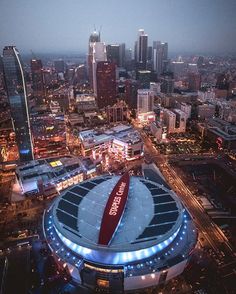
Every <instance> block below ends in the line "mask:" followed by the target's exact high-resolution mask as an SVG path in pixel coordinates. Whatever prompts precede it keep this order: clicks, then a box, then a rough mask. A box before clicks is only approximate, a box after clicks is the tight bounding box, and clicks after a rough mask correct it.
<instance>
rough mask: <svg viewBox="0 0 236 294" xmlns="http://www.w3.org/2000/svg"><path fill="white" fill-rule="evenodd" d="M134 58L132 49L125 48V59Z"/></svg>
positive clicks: (127, 60)
mask: <svg viewBox="0 0 236 294" xmlns="http://www.w3.org/2000/svg"><path fill="white" fill-rule="evenodd" d="M131 60H132V49H131V48H129V49H126V50H125V61H126V62H130V61H131Z"/></svg>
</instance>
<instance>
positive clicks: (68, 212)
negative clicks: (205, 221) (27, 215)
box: [43, 175, 197, 293]
mask: <svg viewBox="0 0 236 294" xmlns="http://www.w3.org/2000/svg"><path fill="white" fill-rule="evenodd" d="M125 181H127V182H125ZM125 183H127V185H128V188H127V186H126V190H125V189H123V190H124V193H126V192H127V195H126V196H127V197H126V198H127V200H125V201H126V202H125V205H123V207H122V211H121V212H120V215H121V217H120V219H119V220H118V222H117V225H116V226H115V230H111V226H112V217H113V215H115V213H114V211H115V212H116V211H118V212H119V209H120V208H119V204H120V203H121V201H122V199H118V198H117V195H118V196H119V197H120V198H122V197H123V195H122V193H123V190H121V189H120V187H125ZM119 185H121V186H120V187H119ZM122 185H123V186H122ZM117 191H118V192H117ZM114 192H116V193H117V194H116V195H115V194H114ZM112 197H115V198H114V201H115V202H114V201H113V199H112ZM112 201H113V202H112ZM109 205H111V207H112V210H111V209H110V208H109ZM109 211H110V214H109ZM43 222H44V223H43V227H44V234H45V238H46V239H47V242H48V245H49V247H50V249H51V251H52V253H53V255H54V257H55V259H56V261H57V262H58V264H59V265H61V266H62V267H64V268H66V269H67V270H68V272H69V273H70V275H71V276H72V278H73V280H74V281H75V282H77V283H78V284H81V285H83V286H84V287H87V288H89V289H91V290H98V289H102V290H105V291H107V292H112V293H123V292H124V291H127V292H128V291H136V290H140V289H143V288H148V287H153V286H156V285H158V284H162V283H165V282H166V281H168V280H170V279H172V278H174V277H175V276H177V275H179V274H181V273H182V272H183V270H184V269H185V267H186V265H187V263H188V260H189V257H190V255H191V253H192V251H193V249H194V248H195V245H196V243H197V232H196V229H195V226H194V224H193V221H192V219H191V217H190V215H189V213H188V212H187V211H186V209H185V208H184V207H183V205H182V204H181V202H180V201H179V199H178V197H177V196H176V194H175V193H174V192H173V191H171V190H169V189H167V188H166V187H164V186H163V185H160V184H158V183H155V182H152V181H149V180H146V179H145V178H141V177H130V178H129V179H128V180H127V176H126V178H125V176H124V175H123V176H102V177H97V178H93V179H89V180H87V181H85V182H82V183H80V184H78V185H76V186H74V187H72V188H70V189H68V190H67V191H65V192H64V193H62V194H61V196H60V197H58V198H57V199H56V200H55V201H54V203H53V204H52V206H51V207H50V208H49V209H48V210H46V211H45V213H44V220H43ZM113 227H114V226H113ZM106 232H107V234H108V232H110V233H111V234H110V236H109V238H108V236H107V235H106ZM101 233H102V234H105V235H104V236H101ZM104 238H105V239H107V238H108V239H107V240H108V242H107V244H106V245H104V242H103V243H102V242H101V240H103V239H104ZM101 243H102V244H101Z"/></svg>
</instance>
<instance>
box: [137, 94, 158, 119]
mask: <svg viewBox="0 0 236 294" xmlns="http://www.w3.org/2000/svg"><path fill="white" fill-rule="evenodd" d="M153 107H154V94H153V91H151V90H148V89H139V90H138V97H137V112H138V114H140V113H146V112H151V111H153Z"/></svg>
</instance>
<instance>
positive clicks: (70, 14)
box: [0, 0, 236, 54]
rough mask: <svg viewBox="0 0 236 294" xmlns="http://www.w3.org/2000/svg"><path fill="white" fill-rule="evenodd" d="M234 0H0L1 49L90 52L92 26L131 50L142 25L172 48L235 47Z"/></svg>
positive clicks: (227, 49) (214, 50)
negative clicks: (88, 49)
mask: <svg viewBox="0 0 236 294" xmlns="http://www.w3.org/2000/svg"><path fill="white" fill-rule="evenodd" d="M235 13H236V0H145V1H143V0H142V1H141V0H100V1H98V0H87V1H84V0H67V1H66V0H42V1H39V0H0V49H1V52H2V48H3V47H4V46H5V45H15V46H16V47H17V48H18V49H19V50H20V51H21V52H25V53H30V49H32V50H33V51H34V52H35V53H36V54H37V53H41V52H64V53H66V52H68V51H70V52H81V53H83V52H86V51H87V47H88V38H89V35H90V33H91V32H92V30H93V27H94V25H95V26H96V27H97V28H100V26H102V32H101V36H102V41H104V42H105V43H107V44H109V43H122V42H125V43H126V44H127V47H131V48H132V49H133V46H134V41H135V39H136V38H137V31H138V29H140V28H143V29H144V30H145V32H146V33H147V34H148V36H149V45H152V41H153V40H161V41H167V42H168V43H169V51H170V52H180V53H181V52H183V53H185V52H194V53H228V52H230V53H234V52H236V14H235Z"/></svg>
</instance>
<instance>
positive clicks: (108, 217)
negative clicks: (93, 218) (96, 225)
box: [98, 173, 129, 245]
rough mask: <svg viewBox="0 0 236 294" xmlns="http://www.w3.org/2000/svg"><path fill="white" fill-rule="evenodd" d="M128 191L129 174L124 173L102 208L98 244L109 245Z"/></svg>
mask: <svg viewBox="0 0 236 294" xmlns="http://www.w3.org/2000/svg"><path fill="white" fill-rule="evenodd" d="M128 192H129V174H128V173H125V174H124V175H123V176H122V177H121V178H120V179H119V181H118V182H117V184H116V185H115V187H114V188H113V190H112V192H111V194H110V196H109V199H108V201H107V204H106V207H105V209H104V213H103V217H102V222H101V228H100V233H99V238H98V244H100V245H109V243H110V241H111V239H112V237H113V235H114V234H115V231H116V229H117V226H118V225H119V223H120V220H121V218H122V215H123V212H124V208H125V205H126V202H127V198H128Z"/></svg>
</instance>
